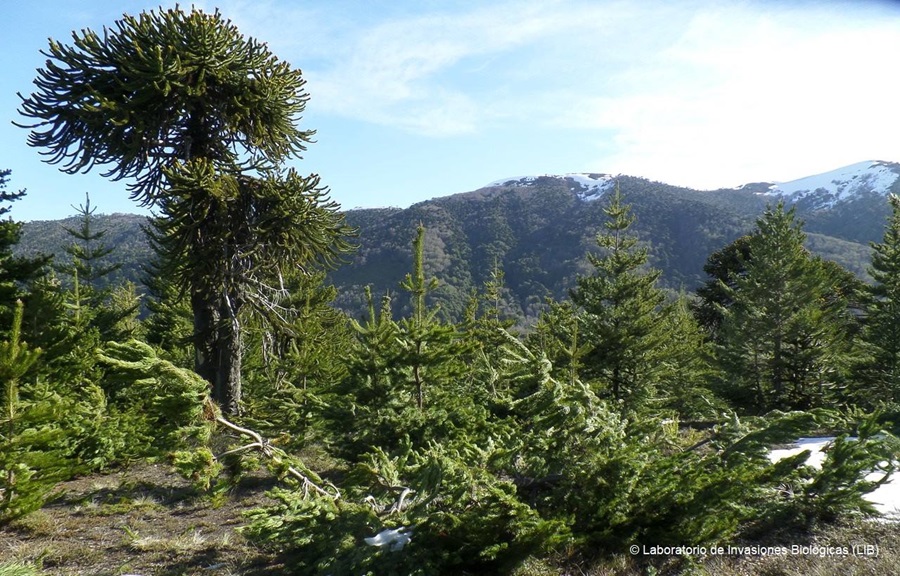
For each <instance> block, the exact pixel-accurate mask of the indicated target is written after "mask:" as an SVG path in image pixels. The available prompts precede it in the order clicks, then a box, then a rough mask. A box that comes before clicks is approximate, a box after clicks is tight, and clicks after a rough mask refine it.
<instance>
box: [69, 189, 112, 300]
mask: <svg viewBox="0 0 900 576" xmlns="http://www.w3.org/2000/svg"><path fill="white" fill-rule="evenodd" d="M73 208H75V210H76V211H77V212H78V216H80V223H79V226H78V228H68V227H67V228H65V231H66V233H67V234H68V235H69V236H70V237H71V238H72V240H73V241H72V243H71V244H69V245H68V246H66V247H65V248H64V250H65V252H66V254H68V255H69V256H70V257H71V263H68V264H63V265H59V266H57V269H58V270H59V271H60V272H61V273H64V274H66V275H69V276H72V277H73V278H76V277H77V279H78V282H79V283H80V284H81V286H82V287H83V288H86V289H88V290H89V291H90V293H91V294H92V295H93V296H94V297H93V298H92V305H95V306H96V305H99V304H100V302H101V300H102V298H103V296H104V295H105V292H104V291H103V290H101V285H100V284H101V282H102V280H103V279H104V278H105V277H106V276H108V275H109V274H111V273H113V272H115V271H116V270H118V269H119V268H121V267H122V265H121V264H105V263H104V259H105V258H106V257H107V256H109V255H110V254H112V252H113V248H110V247H107V246H106V244H104V242H103V237H104V236H106V230H96V229H95V227H94V212H96V210H97V208H96V207H92V206H91V197H90V195H89V194H87V193H85V202H84V204H80V205H78V206H77V207H74V206H73Z"/></svg>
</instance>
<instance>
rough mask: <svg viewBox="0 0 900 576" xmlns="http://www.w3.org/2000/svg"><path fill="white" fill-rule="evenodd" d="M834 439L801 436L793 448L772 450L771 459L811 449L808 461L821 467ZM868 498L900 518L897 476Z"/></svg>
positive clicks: (886, 513)
mask: <svg viewBox="0 0 900 576" xmlns="http://www.w3.org/2000/svg"><path fill="white" fill-rule="evenodd" d="M833 441H834V437H827V438H800V439H799V440H798V441H797V442H795V443H794V446H793V447H791V448H785V449H781V450H772V451H771V452H770V453H769V460H771V461H772V462H778V461H779V460H782V459H784V458H788V457H790V456H795V455H797V454H799V453H800V452H803V451H804V450H809V452H810V454H809V457H808V458H807V459H806V463H807V464H808V465H810V466H813V467H815V468H821V467H822V463H823V462H825V456H826V451H827V449H828V447H829V446H830V445H831V443H832V442H833ZM881 477H882V474H881V473H879V472H873V473H872V474H869V475H868V476H866V480H878V479H879V478H881ZM866 500H868V501H869V502H871V503H872V504H874V505H875V508H876V509H877V510H878V511H879V512H880V513H881V514H883V515H884V516H885V517H891V518H895V519H900V482H897V480H896V477H893V478H891V480H889V481H888V482H887V483H886V484H882V485H881V486H879V487H878V488H877V489H876V490H875V491H874V492H869V493H868V494H866Z"/></svg>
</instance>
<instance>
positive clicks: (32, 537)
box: [0, 464, 900, 576]
mask: <svg viewBox="0 0 900 576" xmlns="http://www.w3.org/2000/svg"><path fill="white" fill-rule="evenodd" d="M271 486H272V480H271V479H269V478H268V476H267V475H266V474H265V473H263V472H260V473H259V474H251V475H249V476H248V477H247V478H245V479H244V480H243V481H242V482H241V484H240V485H238V486H237V487H236V488H235V489H234V490H232V491H231V492H230V493H228V494H226V495H225V496H224V497H223V498H220V499H219V500H218V501H215V502H213V501H210V499H209V498H202V497H200V496H199V495H198V494H197V493H196V492H195V491H194V490H193V489H192V488H191V486H190V484H189V483H188V482H187V481H186V480H184V479H183V478H181V477H180V476H178V475H176V474H173V473H171V471H170V470H169V468H168V467H166V466H165V465H151V464H141V465H137V466H134V467H133V468H131V469H129V470H124V471H117V472H112V473H108V474H103V475H99V474H98V475H92V476H87V477H84V478H79V479H76V480H72V481H69V482H64V483H62V484H61V485H60V486H59V489H60V497H59V498H58V499H56V500H55V501H53V502H52V503H50V504H48V505H47V506H45V507H44V508H43V509H42V510H39V511H37V512H35V513H32V514H31V515H29V516H27V517H25V518H23V519H21V520H19V521H17V522H15V523H13V524H12V525H10V526H7V527H5V528H2V529H0V576H44V575H47V576H51V575H52V576H76V575H77V576H81V575H91V576H103V575H115V576H121V575H125V574H134V575H140V576H151V575H152V576H176V575H178V576H181V575H185V576H195V575H196V576H199V575H203V576H232V575H234V576H236V575H246V576H257V575H262V574H280V573H283V572H285V566H284V564H283V563H282V560H279V559H278V558H276V557H274V555H272V554H271V553H267V552H266V551H263V550H260V549H259V548H257V547H256V546H254V545H253V544H252V543H251V542H248V541H247V540H246V539H245V538H244V537H243V536H242V535H241V534H240V532H239V531H238V530H237V528H239V527H240V526H241V525H242V523H243V516H242V513H243V512H244V511H246V510H249V509H253V508H257V507H260V506H262V505H265V504H266V503H267V502H268V499H267V497H266V496H265V492H266V490H268V489H269V488H270V487H271ZM782 540H784V538H783V537H782ZM779 544H780V545H784V544H785V542H783V541H782V542H779ZM791 544H797V545H804V546H809V547H816V546H817V547H818V548H809V549H806V550H804V551H803V552H805V553H796V554H788V555H785V556H761V555H759V554H744V555H738V554H726V555H723V556H711V555H710V556H707V557H703V558H695V559H692V560H690V561H687V562H685V561H684V560H683V559H678V558H665V557H655V558H652V559H649V558H647V557H642V556H641V555H640V554H639V555H637V556H628V555H626V556H618V557H615V558H611V559H610V558H605V559H597V558H587V559H583V560H575V559H573V558H572V557H568V558H558V559H556V561H555V562H551V563H548V562H545V561H538V560H535V561H533V562H529V563H526V565H524V566H522V567H521V569H520V570H519V571H518V576H551V575H554V574H566V575H573V576H574V575H585V576H632V575H644V574H647V575H649V574H656V575H659V576H663V575H675V574H690V575H709V576H713V575H714V576H747V575H763V576H800V575H804V576H806V575H810V576H830V575H833V574H847V575H856V574H867V575H881V574H884V575H895V574H900V526H898V525H897V524H893V523H885V522H864V523H863V522H857V523H853V524H846V525H840V526H829V527H827V528H824V529H821V530H818V531H816V532H815V533H814V534H812V535H807V536H803V537H802V538H800V537H798V538H797V539H796V542H787V546H790V545H791ZM829 546H830V547H832V548H834V547H837V548H851V550H852V551H855V552H856V553H855V554H854V553H851V554H849V555H847V556H839V555H833V554H831V555H829V554H827V553H822V551H823V550H824V551H826V552H827V550H828V549H827V547H829ZM853 546H857V548H856V549H853V548H852V547H853ZM865 546H874V547H877V548H875V549H872V548H868V549H867V548H864V547H865ZM832 551H833V550H832ZM650 560H652V561H650Z"/></svg>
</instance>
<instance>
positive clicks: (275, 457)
mask: <svg viewBox="0 0 900 576" xmlns="http://www.w3.org/2000/svg"><path fill="white" fill-rule="evenodd" d="M216 422H217V423H218V424H221V425H222V426H225V427H226V428H228V429H230V430H232V431H234V432H237V433H238V434H240V435H242V436H245V437H248V438H250V439H251V440H253V442H251V443H249V444H245V445H244V446H241V447H240V448H235V449H233V450H229V451H227V452H224V453H222V454H221V455H220V456H219V457H218V458H222V457H224V456H228V455H231V454H240V453H242V452H246V451H248V450H254V449H255V450H257V451H259V453H260V454H262V455H263V456H265V457H266V458H268V459H269V460H271V461H272V462H274V463H275V464H277V465H280V466H283V465H285V464H286V462H285V460H286V458H287V453H286V452H285V451H284V450H282V449H280V448H276V447H275V446H272V444H271V443H269V441H268V440H267V439H265V438H263V437H262V435H260V433H259V432H256V431H254V430H250V429H249V428H243V427H241V426H238V425H237V424H235V423H234V422H230V421H228V420H226V419H225V418H223V417H222V416H221V415H217V416H216ZM286 471H287V474H288V475H289V476H291V477H293V478H294V479H295V480H297V481H298V482H300V485H301V486H303V491H304V496H308V495H309V490H310V489H312V490H313V491H314V492H316V493H317V494H319V495H321V496H325V497H327V498H331V499H333V500H339V499H340V497H341V492H340V490H338V489H337V486H335V485H334V484H332V483H331V482H324V481H323V480H322V479H321V478H319V477H318V476H316V475H315V473H314V472H312V471H309V472H308V473H304V472H301V471H300V470H298V469H297V468H295V467H294V466H291V465H290V464H287V468H286ZM310 476H313V477H314V479H315V481H314V480H313V479H311V478H310ZM317 482H318V484H317ZM319 484H325V485H327V486H328V487H329V488H330V489H331V490H333V492H329V491H328V490H326V489H325V488H323V487H322V486H320V485H319Z"/></svg>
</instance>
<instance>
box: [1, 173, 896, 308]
mask: <svg viewBox="0 0 900 576" xmlns="http://www.w3.org/2000/svg"><path fill="white" fill-rule="evenodd" d="M616 181H617V182H618V185H619V186H620V189H621V191H622V193H623V195H625V197H626V199H627V201H628V202H629V203H630V204H631V206H632V207H633V210H634V214H635V217H636V221H635V225H634V227H633V231H632V232H633V233H634V234H635V235H636V236H637V237H638V238H640V239H641V241H642V242H644V243H645V244H646V245H647V247H648V248H649V249H650V259H649V264H650V265H652V266H653V267H655V268H658V269H659V270H661V271H662V277H661V283H662V286H664V287H666V288H668V289H670V290H673V291H678V290H681V289H685V290H693V289H696V288H697V287H698V286H699V285H700V284H701V283H702V282H703V280H704V272H703V265H704V263H705V262H706V258H707V257H708V256H709V254H711V253H712V252H714V251H716V250H718V249H720V248H722V247H723V246H725V245H726V244H728V243H729V242H731V241H733V240H734V239H735V238H737V237H738V236H740V235H742V234H746V233H747V232H748V231H749V230H750V229H751V227H752V224H753V221H754V219H755V218H756V217H758V216H759V214H761V213H762V211H763V209H764V207H765V205H766V202H767V201H768V202H771V201H772V199H771V198H766V197H763V196H759V195H757V194H755V193H754V192H753V190H752V189H742V190H718V191H698V190H691V189H686V188H677V187H673V186H668V185H666V184H662V183H659V182H652V181H649V180H646V179H642V178H636V177H626V176H623V177H619V178H617V180H616ZM607 205H608V200H606V199H603V198H600V199H597V200H593V201H589V202H585V201H582V200H581V199H579V197H578V196H577V195H576V193H575V192H574V191H573V190H572V183H571V182H567V181H566V180H565V179H564V178H561V177H544V178H541V179H538V180H537V181H536V182H535V183H534V184H533V185H532V186H529V187H519V186H513V185H509V186H502V185H501V186H491V187H488V188H484V189H481V190H477V191H474V192H467V193H461V194H456V195H454V196H449V197H445V198H437V199H434V200H429V201H426V202H422V203H419V204H416V205H414V206H411V207H409V208H407V209H398V208H381V209H358V210H351V211H348V212H346V218H347V222H348V223H349V224H350V225H352V226H353V227H355V228H356V229H358V230H359V236H358V238H356V239H355V240H354V242H355V243H356V244H357V245H358V249H357V250H356V251H355V252H354V253H353V254H351V255H349V256H348V257H347V263H346V264H344V265H342V266H340V267H339V268H337V269H336V270H334V271H332V272H331V273H330V274H329V279H330V281H331V282H333V283H334V284H335V287H336V288H337V290H338V296H337V300H336V304H337V306H339V307H340V308H342V309H344V310H345V311H348V312H351V313H353V314H354V315H355V316H356V317H359V316H360V314H362V313H363V312H364V311H365V287H366V286H371V287H372V290H373V292H374V293H375V294H376V296H379V295H381V294H387V293H389V292H394V291H396V289H397V286H398V285H399V283H400V281H401V280H402V279H403V276H404V274H405V273H406V271H407V269H408V267H409V263H410V262H411V259H412V253H411V249H410V242H411V239H412V237H413V235H414V233H415V228H416V226H417V225H418V224H419V223H422V224H423V225H425V228H426V230H427V232H426V239H425V250H426V255H427V262H426V269H427V270H428V272H429V273H430V274H432V275H433V276H434V277H435V278H437V279H438V281H439V282H440V286H439V288H438V289H437V290H436V291H435V293H434V295H433V298H434V299H435V301H437V302H440V303H441V306H442V308H443V309H444V310H445V311H446V312H448V313H450V314H451V315H452V316H453V317H455V318H460V317H461V316H462V313H463V311H464V310H465V307H466V305H467V302H468V300H469V297H470V296H471V294H472V292H473V291H474V290H477V289H479V288H480V287H481V286H483V285H484V283H485V282H486V281H487V280H488V279H489V278H490V277H491V274H492V273H493V271H494V269H495V268H496V269H499V270H501V271H502V272H503V273H504V275H505V287H506V289H505V292H504V298H503V302H502V307H503V309H504V313H506V314H508V315H509V316H511V317H515V318H518V319H520V320H523V321H534V319H536V318H537V316H538V314H539V312H540V310H541V309H542V307H543V306H544V301H545V299H546V298H547V297H552V298H557V299H560V298H565V297H566V296H567V295H568V291H569V290H570V289H571V288H573V287H574V285H575V278H576V276H578V275H579V274H584V273H585V272H586V271H587V270H588V269H589V266H588V261H587V254H588V253H590V252H596V245H595V242H594V237H595V236H596V234H597V233H598V232H599V231H600V230H601V228H602V223H603V220H604V214H603V210H604V208H605V207H606V206H607ZM888 212H889V210H888V208H887V202H886V201H885V199H884V195H883V194H880V195H870V196H866V197H864V198H861V199H859V200H858V201H854V202H852V203H845V204H840V205H838V206H835V207H833V208H830V209H829V210H824V211H822V210H820V211H815V212H811V213H810V212H804V211H803V210H802V207H798V217H799V218H801V219H803V220H805V221H806V225H805V230H806V231H807V233H808V234H807V243H806V245H807V247H808V248H809V249H810V250H811V251H812V252H813V253H815V254H819V255H821V256H822V257H824V258H826V259H829V260H833V261H835V262H837V263H839V264H841V265H842V266H844V267H845V268H847V269H848V270H851V271H852V272H853V273H854V274H856V275H858V276H859V277H860V278H864V279H866V278H867V273H866V266H867V265H868V262H869V257H870V248H869V246H868V243H869V242H870V241H874V240H877V239H878V238H880V235H881V233H882V230H883V226H884V224H885V222H886V219H887V216H888ZM77 223H78V219H77V217H73V218H71V219H68V220H64V221H58V222H57V221H34V222H28V223H26V224H25V226H24V228H23V237H22V241H21V243H20V244H19V246H18V247H17V248H16V252H17V253H19V254H22V255H35V254H39V253H48V254H55V255H56V258H57V260H60V259H62V260H65V258H66V256H65V252H64V251H63V247H65V246H67V245H68V244H70V243H71V242H72V238H71V237H70V236H69V235H67V234H66V232H65V228H67V227H68V228H72V227H73V226H77ZM141 225H146V221H145V219H144V218H142V217H139V216H135V215H128V214H113V215H98V216H96V222H95V226H96V228H97V229H98V230H106V231H107V234H106V236H105V237H104V241H105V243H106V244H107V245H108V246H110V247H113V248H114V250H113V252H112V253H111V254H110V255H109V256H108V257H107V258H106V259H105V260H104V261H105V262H109V263H116V264H121V265H122V267H121V269H120V270H118V271H117V272H115V273H114V274H112V275H110V277H109V281H111V282H117V281H119V280H122V279H127V280H130V281H132V282H135V283H136V284H140V283H141V280H142V278H143V275H142V273H141V267H142V266H146V265H147V264H148V263H149V262H150V260H151V259H152V251H151V250H150V246H149V244H148V243H147V241H146V239H145V238H144V234H143V232H142V231H141V230H140V226H141Z"/></svg>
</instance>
